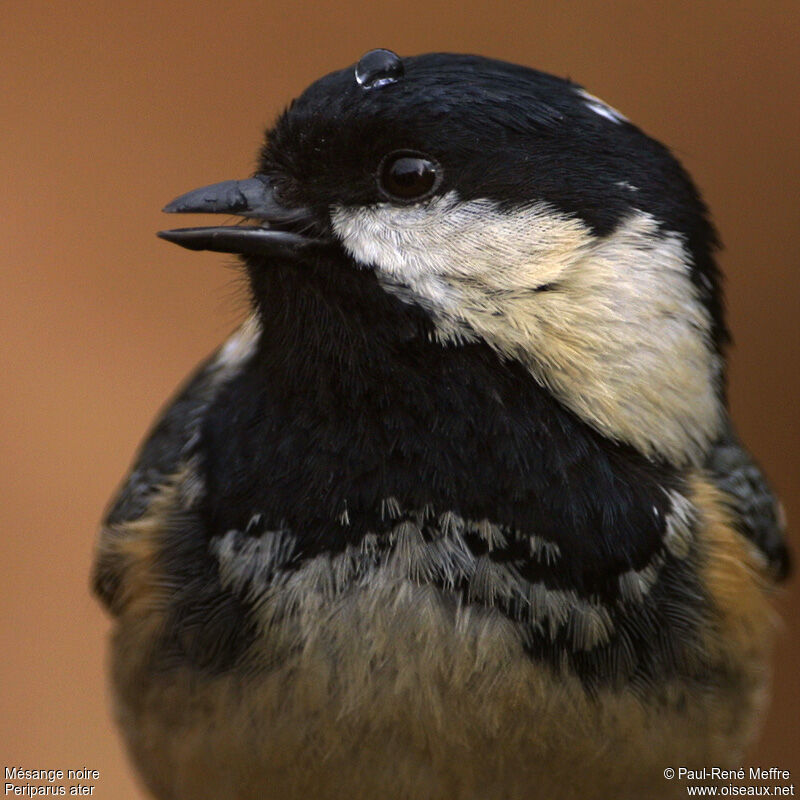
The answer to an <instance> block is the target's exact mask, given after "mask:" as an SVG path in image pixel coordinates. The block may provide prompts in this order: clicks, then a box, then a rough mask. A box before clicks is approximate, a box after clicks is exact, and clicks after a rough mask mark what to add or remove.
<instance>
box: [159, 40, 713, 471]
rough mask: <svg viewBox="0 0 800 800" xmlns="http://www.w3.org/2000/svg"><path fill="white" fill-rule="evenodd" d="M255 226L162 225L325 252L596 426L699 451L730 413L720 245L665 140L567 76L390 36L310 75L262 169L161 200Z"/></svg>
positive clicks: (671, 456)
mask: <svg viewBox="0 0 800 800" xmlns="http://www.w3.org/2000/svg"><path fill="white" fill-rule="evenodd" d="M166 210H168V211H178V212H199V211H202V212H220V213H227V214H238V215H241V216H243V217H248V218H254V219H256V220H258V224H257V225H249V226H236V227H218V228H195V229H188V230H178V231H167V232H164V233H163V234H162V235H163V236H164V237H165V238H167V239H170V240H171V241H175V242H177V243H178V244H182V245H184V246H187V247H191V248H194V249H211V250H217V251H222V252H234V253H241V254H245V255H246V256H247V258H248V260H249V261H251V262H252V261H253V259H254V258H260V263H261V264H262V266H261V267H260V269H265V270H268V269H269V265H270V263H275V262H276V260H281V259H283V260H295V261H299V262H302V261H303V260H304V259H306V258H311V257H312V255H311V254H312V253H313V251H314V249H315V248H323V249H324V248H329V249H330V248H334V249H336V250H337V251H338V252H339V253H340V254H341V255H342V257H345V256H346V257H347V259H348V261H349V263H350V264H351V266H352V269H353V270H356V271H361V272H363V273H364V274H371V275H372V276H374V277H377V280H378V282H379V284H380V285H381V286H382V287H383V289H385V291H386V292H387V293H389V294H390V295H392V296H395V297H397V298H399V301H400V302H402V303H406V304H410V305H412V306H415V307H417V308H419V309H422V310H423V312H424V313H425V314H426V315H427V316H428V317H429V318H430V320H431V323H432V329H433V330H434V332H435V334H434V337H433V339H434V341H433V342H432V345H433V346H438V347H444V348H449V347H459V346H462V345H463V343H465V342H471V341H476V340H478V341H484V342H486V343H487V344H488V345H490V346H491V348H493V350H494V351H495V352H496V353H497V355H498V358H499V359H500V360H507V359H510V360H515V361H518V362H520V363H522V364H524V365H525V366H526V367H527V368H528V369H529V371H530V373H531V374H532V375H533V376H534V377H535V378H536V379H537V380H538V381H539V382H540V383H541V384H542V385H543V386H545V387H547V388H548V390H549V391H551V392H552V393H553V394H554V395H555V396H556V397H557V398H558V400H559V401H560V402H562V403H563V404H564V405H565V406H567V407H568V408H569V409H571V410H572V411H573V412H574V413H576V414H577V415H578V416H579V417H581V418H582V419H583V420H584V421H586V422H588V423H589V424H590V425H592V426H594V427H595V428H596V429H597V430H599V431H600V432H602V433H603V434H604V435H606V436H608V437H610V438H612V439H614V440H616V441H621V442H625V443H627V444H630V445H632V446H634V447H635V448H637V449H638V450H639V451H640V452H642V453H644V454H645V455H647V456H649V457H651V458H656V459H664V460H668V461H670V462H672V463H687V462H695V463H696V462H699V461H700V460H701V458H702V455H703V453H704V452H705V450H706V448H707V446H708V444H709V443H710V442H711V441H712V440H713V439H714V438H715V436H716V435H717V433H718V431H719V427H720V424H721V419H722V416H723V402H724V401H723V394H724V391H723V383H724V358H723V348H724V345H725V341H726V331H725V324H724V320H723V314H722V300H721V290H720V286H719V277H718V273H717V270H716V266H715V264H714V260H713V251H714V248H715V244H716V240H715V234H714V231H713V228H712V226H711V224H710V223H709V221H708V218H707V215H706V209H705V206H704V205H703V202H702V200H701V199H700V197H699V195H698V193H697V190H696V189H695V187H694V186H693V184H692V182H691V180H690V178H689V177H688V175H687V174H686V172H685V171H684V170H683V169H682V167H681V166H680V164H679V163H678V162H677V161H676V160H675V159H674V158H673V157H672V156H671V155H670V153H669V152H668V150H667V149H666V148H665V147H663V146H662V145H661V144H659V143H658V142H656V141H654V140H653V139H651V138H649V137H648V136H646V135H645V134H644V133H643V132H642V131H641V130H639V129H638V128H637V127H636V126H634V125H633V124H631V123H630V122H629V121H628V120H626V119H625V118H624V117H623V116H621V115H620V114H619V113H618V112H616V111H615V110H613V109H612V108H610V107H609V106H607V105H605V104H604V103H603V102H602V101H600V100H598V99H597V98H595V97H593V96H592V95H590V94H588V93H587V92H586V91H585V90H583V89H582V88H581V87H580V86H577V85H576V84H574V83H571V82H570V81H567V80H563V79H560V78H556V77H553V76H550V75H547V74H544V73H541V72H537V71H534V70H531V69H528V68H525V67H520V66H515V65H512V64H507V63H504V62H500V61H494V60H490V59H486V58H480V57H477V56H465V55H449V54H430V55H423V56H417V57H412V58H404V59H400V58H398V57H397V56H396V55H394V54H393V53H391V52H389V51H386V50H375V51H371V52H370V53H368V54H367V55H365V56H364V57H363V58H362V59H361V61H360V62H359V63H358V64H357V65H356V66H355V67H349V68H347V69H344V70H341V71H339V72H335V73H332V74H330V75H328V76H326V77H324V78H322V79H320V80H319V81H317V82H316V83H314V84H312V85H311V86H310V87H309V88H308V89H307V90H306V91H305V92H304V93H303V94H302V95H301V96H300V97H299V98H298V99H297V100H295V101H294V102H293V103H292V104H291V105H290V107H289V108H288V109H287V110H286V111H285V112H284V113H283V114H282V115H281V116H280V117H279V119H278V120H277V122H276V124H275V125H274V127H273V128H272V129H271V130H270V131H269V132H268V134H267V139H266V143H265V145H264V147H263V150H262V153H261V159H260V165H259V169H258V171H257V173H256V175H255V176H254V177H252V178H250V179H247V180H244V181H226V182H224V183H221V184H216V185H214V186H210V187H207V188H205V189H200V190H196V191H195V192H190V193H189V194H187V195H184V196H182V197H180V198H178V199H177V200H175V201H173V203H171V204H170V205H169V206H168V207H167V209H166Z"/></svg>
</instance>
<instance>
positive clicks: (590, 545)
mask: <svg viewBox="0 0 800 800" xmlns="http://www.w3.org/2000/svg"><path fill="white" fill-rule="evenodd" d="M164 211H166V212H169V213H173V214H174V213H186V214H192V213H210V214H220V215H227V216H228V217H235V218H237V219H236V220H235V221H234V223H233V224H229V225H219V226H208V227H195V228H182V229H174V230H166V231H162V232H160V233H159V236H161V237H162V238H163V239H165V240H166V241H168V242H171V243H175V244H177V245H179V246H181V247H184V248H188V249H190V250H207V251H213V252H216V253H225V254H235V255H236V256H237V258H238V263H240V265H241V270H242V272H243V274H244V275H245V276H246V284H247V287H248V297H249V307H248V316H247V318H246V319H245V321H244V322H243V323H242V324H241V326H240V327H239V328H238V329H237V330H236V331H235V332H234V333H232V335H231V336H230V338H228V339H227V341H225V342H224V343H223V344H222V345H221V346H220V348H219V349H218V350H217V351H216V352H215V353H214V354H212V355H211V356H210V357H209V358H208V359H207V360H206V361H205V362H204V363H202V364H201V365H200V366H199V367H198V368H197V369H196V371H195V372H194V373H193V375H192V376H191V377H190V378H189V379H188V381H187V382H186V383H185V384H184V385H183V387H182V388H181V389H180V390H179V391H178V393H177V394H176V396H175V397H174V398H173V399H172V400H171V402H170V403H169V404H168V405H167V406H166V408H165V409H164V410H163V411H162V413H161V416H160V418H159V419H158V421H157V422H156V424H155V425H154V427H153V428H152V430H151V431H150V433H149V434H148V435H147V437H146V439H145V441H144V443H143V445H142V446H141V448H140V450H139V452H138V455H137V456H136V458H135V461H134V464H133V466H132V468H131V470H130V473H129V474H128V476H127V477H126V478H125V479H124V481H123V484H122V486H121V487H120V489H119V490H118V492H117V494H116V496H115V498H114V499H113V500H112V502H111V504H110V506H109V508H108V509H107V512H106V516H105V519H104V521H103V522H102V524H101V529H100V534H99V540H98V544H97V549H96V556H95V563H94V570H93V575H92V585H93V589H94V592H95V593H96V595H97V596H98V598H99V599H100V601H101V602H102V604H103V605H104V606H105V608H106V609H107V610H108V612H109V613H110V615H111V617H112V619H113V628H112V633H111V644H110V649H111V659H110V673H111V684H112V688H113V698H114V699H113V704H114V713H115V716H116V720H117V722H118V724H119V727H120V730H121V732H122V735H123V737H124V740H125V742H126V745H127V749H128V752H129V754H130V758H131V760H132V763H133V765H134V766H135V769H136V770H137V772H138V773H139V775H140V777H141V779H142V781H143V783H144V785H145V786H146V787H147V789H148V791H149V792H151V793H152V795H153V796H154V797H156V798H159V800H188V799H189V798H191V800H204V799H205V798H209V799H211V798H214V800H255V799H256V798H257V799H258V800H263V799H264V798H281V800H293V799H294V798H308V797H314V798H321V799H322V800H325V799H326V798H330V800H337V799H339V798H348V800H360V799H361V798H364V799H366V798H370V799H371V800H374V798H377V797H382V798H393V799H397V800H401V799H405V798H414V800H516V799H517V798H539V799H540V800H557V799H558V798H578V797H580V798H584V799H585V798H597V799H598V800H601V799H604V798H614V800H620V798H661V797H674V796H683V792H684V791H685V784H681V782H680V780H678V779H673V780H669V770H670V768H672V769H674V768H678V767H681V766H684V767H687V768H692V767H698V768H700V767H703V766H708V765H718V766H726V765H735V764H738V763H740V762H739V760H740V759H741V758H742V754H743V753H744V751H745V748H746V747H747V746H748V744H749V743H750V742H751V741H752V739H753V737H754V736H755V735H756V733H757V731H758V726H759V721H760V720H761V718H762V717H763V714H764V710H765V707H766V703H767V696H768V678H769V664H770V652H771V648H772V642H773V640H774V636H775V628H776V625H775V612H774V611H773V609H772V605H771V596H772V595H773V594H774V592H775V590H776V587H777V586H778V584H779V583H780V582H781V581H782V580H783V579H784V578H785V577H786V575H787V574H788V571H789V554H788V550H787V545H786V541H785V533H784V530H785V523H784V520H783V514H782V511H781V507H780V504H779V502H778V500H777V499H776V497H775V495H774V493H773V491H772V489H771V488H770V485H769V483H768V481H767V479H766V478H765V476H764V474H763V472H762V470H761V468H760V467H759V466H758V465H757V463H756V462H755V460H754V459H753V457H752V456H751V455H750V453H749V451H748V450H747V449H746V448H745V446H744V445H743V444H742V442H741V440H740V439H739V437H738V434H737V433H736V429H735V427H734V425H733V423H732V421H731V419H730V415H729V411H728V403H727V397H726V358H727V353H728V349H729V346H730V335H729V331H728V328H727V324H726V321H725V312H724V302H723V290H722V285H721V276H720V271H719V268H718V266H717V260H716V254H717V251H718V248H719V242H718V236H717V234H716V231H715V228H714V226H713V224H712V222H711V220H710V215H709V211H708V209H707V207H706V205H705V203H704V201H703V200H702V198H701V196H700V194H699V192H698V190H697V188H696V187H695V185H694V183H693V182H692V179H691V178H690V177H689V175H688V173H687V172H686V171H685V169H684V168H683V167H682V166H681V165H680V164H679V162H678V161H677V159H676V158H675V157H674V156H673V155H672V154H671V152H670V151H669V150H668V149H667V147H665V146H664V145H662V144H660V143H659V142H657V141H656V140H654V139H653V138H651V137H650V136H648V135H647V134H646V133H644V132H643V131H642V130H641V129H640V128H639V127H637V126H636V125H635V124H633V123H632V122H630V121H629V120H628V119H627V118H626V117H625V116H623V115H622V114H621V113H620V112H618V111H617V110H615V109H614V108H612V107H611V106H609V105H607V104H606V103H605V102H603V101H602V100H600V99H599V98H597V97H595V96H594V95H592V94H590V93H589V92H588V91H587V90H585V89H584V88H582V87H581V86H580V85H578V84H577V83H574V82H573V81H572V80H568V79H563V78H559V77H555V76H552V75H549V74H546V73H543V72H540V71H536V70H534V69H531V68H528V67H525V66H518V65H515V64H511V63H506V62H503V61H499V60H494V59H490V58H486V57H481V56H474V55H460V54H449V53H431V54H425V55H418V56H411V57H400V56H398V55H397V54H395V53H394V52H392V51H390V50H386V49H375V50H371V51H369V52H368V53H366V54H365V55H364V56H363V57H362V58H361V59H360V60H359V61H358V62H357V63H356V64H354V65H351V66H349V67H347V68H344V69H341V70H338V71H335V72H332V73H331V74H329V75H327V76H325V77H322V78H321V79H319V80H317V81H316V82H314V83H313V84H311V86H310V87H309V88H307V89H306V90H305V91H304V92H303V93H302V94H300V95H299V97H298V98H297V99H295V100H294V101H293V102H291V104H289V105H288V106H287V107H286V109H285V110H284V111H283V112H282V113H281V114H280V115H279V116H278V118H277V120H276V121H275V122H274V124H273V125H272V126H271V128H270V129H269V130H268V132H267V134H266V138H265V141H264V144H263V146H262V148H261V150H260V154H259V157H258V166H257V169H256V170H255V172H254V173H253V174H252V175H251V176H250V177H248V178H244V179H241V180H226V181H222V182H221V183H216V184H212V185H210V186H207V187H204V188H201V189H197V190H194V191H190V192H188V193H187V194H184V195H181V196H180V197H178V198H177V199H176V200H174V201H172V202H171V203H170V204H169V205H167V206H166V207H165V209H164ZM665 776H666V777H665Z"/></svg>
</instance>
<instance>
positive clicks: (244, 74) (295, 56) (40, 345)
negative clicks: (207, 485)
mask: <svg viewBox="0 0 800 800" xmlns="http://www.w3.org/2000/svg"><path fill="white" fill-rule="evenodd" d="M747 5H748V4H747V3H744V2H741V3H740V2H733V0H717V1H716V2H712V1H711V0H705V1H704V2H697V1H696V0H694V2H687V3H685V4H684V3H681V2H659V3H656V2H635V3H623V2H617V3H608V2H592V1H591V0H583V2H570V3H553V2H547V3H538V2H534V3H519V4H516V3H511V2H505V0H500V1H496V2H492V3H487V4H486V5H481V4H480V3H478V2H473V0H462V1H461V2H458V3H456V2H453V3H452V4H450V5H438V4H436V3H435V2H432V0H408V2H405V3H402V4H401V3H397V4H391V3H388V2H383V0H375V2H372V3H369V4H363V5H362V4H356V3H352V2H348V1H347V0H323V2H321V3H307V4H306V3H299V4H298V3H293V2H289V1H288V0H287V2H285V3H275V2H271V1H270V0H267V1H265V2H249V1H248V0H228V1H227V2H225V3H213V4H212V3H202V2H197V1H196V0H192V1H191V2H190V1H188V0H187V2H176V1H175V0H169V1H168V2H165V3H157V2H142V1H141V0H135V1H134V0H116V2H106V3H100V2H94V3H93V2H80V3H76V2H66V1H63V0H62V1H57V2H56V1H54V0H48V2H44V1H43V0H28V2H24V3H22V2H16V3H15V2H11V0H6V2H4V3H3V4H2V30H1V31H0V46H1V48H0V53H2V61H1V62H0V115H1V117H0V176H1V177H0V180H1V181H2V193H1V194H0V226H1V231H0V242H2V245H0V253H2V271H1V272H0V303H2V311H1V312H0V365H2V372H0V376H1V379H0V392H2V401H1V402H0V446H1V448H2V449H1V450H0V453H1V454H2V460H1V461H0V493H1V495H2V496H1V497H0V517H1V518H2V535H0V558H1V559H2V560H0V563H2V565H3V577H2V590H1V593H0V603H1V605H0V626H2V627H0V652H1V653H2V667H1V669H2V673H1V674H0V686H2V705H1V706H0V762H1V763H0V768H1V767H2V766H4V765H8V764H19V765H22V766H25V767H28V768H34V767H36V768H43V767H49V768H61V769H66V768H68V767H76V766H82V765H85V766H89V767H93V768H96V769H99V770H101V772H102V778H101V780H100V781H99V783H98V788H97V790H96V791H95V796H99V797H105V798H113V799H114V800H127V799H128V798H138V797H142V793H141V791H140V790H139V789H138V788H137V787H136V783H135V780H134V778H133V777H132V776H131V773H130V770H129V769H128V766H127V764H126V762H125V756H124V753H123V751H122V748H121V746H120V743H119V740H118V738H117V735H116V732H115V730H114V728H113V725H112V723H111V720H110V716H109V712H108V703H107V690H106V688H105V670H104V661H105V637H106V633H107V631H108V620H107V619H106V617H105V616H104V614H103V613H102V612H101V610H100V608H99V607H98V606H97V605H96V603H95V602H94V601H93V599H92V598H91V597H90V596H89V594H88V591H87V575H88V572H89V565H90V559H91V552H92V546H93V539H94V534H95V529H96V525H97V521H98V519H99V517H100V514H101V511H102V508H103V505H104V503H105V502H106V500H107V499H108V497H109V496H110V494H111V492H112V490H113V489H114V486H115V484H116V483H117V481H118V480H119V479H120V477H121V476H122V474H123V472H124V470H125V469H126V467H127V464H128V462H129V459H130V457H131V456H132V453H133V450H134V447H135V446H136V444H137V442H138V440H139V439H140V437H141V435H142V434H143V432H144V430H145V429H146V427H147V425H148V424H149V422H150V421H151V419H152V417H153V415H154V413H155V411H156V409H157V407H158V406H159V405H160V404H161V403H162V402H163V401H164V400H165V399H166V397H167V396H168V394H169V393H170V392H171V391H172V389H173V388H174V386H175V384H176V383H177V382H178V381H179V380H180V379H181V378H182V376H183V375H184V374H185V373H186V372H187V371H188V370H189V369H190V368H191V367H192V365H193V364H194V363H195V362H196V361H198V360H199V359H200V358H201V357H202V356H203V355H204V354H206V353H207V352H209V351H210V350H211V349H212V348H213V347H214V346H215V345H216V344H217V343H218V342H219V341H220V340H221V339H222V338H223V337H224V335H225V334H226V333H227V332H228V331H229V330H230V329H231V328H232V327H233V326H234V324H235V322H236V320H238V319H239V318H240V317H241V314H242V311H243V308H244V300H243V292H242V286H241V283H240V282H239V280H238V279H237V277H236V274H235V273H234V272H233V271H232V270H230V269H225V268H224V267H223V266H222V265H224V264H225V263H226V259H225V257H224V256H222V257H221V256H217V255H213V254H192V253H188V252H186V251H182V250H180V249H178V248H176V247H173V246H170V245H167V244H166V243H164V242H162V241H159V240H157V239H156V237H155V236H154V232H155V230H156V229H158V228H159V227H163V226H165V225H168V224H169V222H170V220H167V219H165V218H162V216H161V215H160V214H159V209H160V207H161V206H162V205H163V204H164V203H165V202H166V201H167V200H169V199H171V198H172V197H173V196H175V195H176V194H178V193H180V192H182V191H184V190H187V189H190V188H194V187H195V186H198V185H202V184H204V183H209V182H212V181H216V180H221V179H224V178H232V177H245V176H246V175H247V174H248V172H249V171H250V170H251V168H252V165H253V163H254V156H255V151H256V148H257V146H258V145H259V141H260V138H261V132H262V129H263V127H264V126H265V125H266V124H267V123H268V122H269V121H270V120H271V118H272V117H273V115H274V114H275V113H276V112H277V111H278V110H279V109H280V108H281V106H282V104H284V103H286V102H287V101H288V100H289V99H290V98H291V97H292V96H293V95H295V94H296V93H298V92H299V91H300V90H302V89H303V87H304V86H305V85H306V84H307V83H309V82H310V81H311V80H313V79H314V78H316V77H318V76H320V75H321V74H323V73H325V72H327V71H330V70H332V69H334V68H338V67H341V66H344V65H346V64H348V63H351V62H353V61H354V60H356V59H357V58H358V57H359V56H360V55H361V54H362V53H363V52H364V51H365V50H368V49H370V48H372V47H377V46H384V47H390V48H393V49H395V50H397V51H398V52H400V53H401V54H405V55H409V54H413V53H418V52H424V51H429V50H453V51H468V52H478V53H482V54H484V55H489V56H495V57H500V58H505V59H508V60H512V61H518V62H522V63H525V64H529V65H532V66H536V67H538V68H540V69H544V70H547V71H551V72H554V73H557V74H562V75H569V76H571V77H573V78H574V79H576V80H578V81H579V82H581V83H583V84H584V85H585V86H586V87H587V88H588V89H589V90H590V91H591V92H593V93H595V94H597V95H599V96H601V97H603V98H604V99H605V100H607V101H608V102H609V103H611V104H612V105H614V106H616V107H617V108H619V109H620V110H622V112H623V113H625V114H626V115H628V116H629V117H630V118H631V119H633V120H634V121H636V122H637V123H638V124H640V125H641V126H642V127H643V128H644V129H645V130H647V131H648V132H650V133H651V134H653V135H654V136H656V137H657V138H659V139H661V140H663V141H665V142H666V143H668V144H670V145H671V146H672V147H673V148H674V150H675V151H676V153H677V154H678V155H679V157H680V158H681V159H682V160H683V161H684V163H685V164H686V166H687V167H688V168H689V170H690V172H692V173H693V175H694V176H695V178H696V180H697V181H698V183H699V184H700V186H701V187H702V188H703V190H704V191H705V194H706V197H707V199H708V201H709V203H710V206H711V208H712V210H713V212H714V215H715V218H716V221H717V223H718V226H719V228H720V230H721V232H722V235H723V238H724V240H725V242H726V245H727V249H726V251H725V252H724V253H723V255H722V264H723V267H724V269H725V271H726V273H727V278H728V299H729V309H730V317H731V322H732V327H733V330H734V333H735V335H736V339H737V342H738V345H737V347H736V349H735V351H734V353H733V356H732V368H731V402H732V406H733V413H734V417H735V418H736V420H737V421H738V424H739V427H740V429H741V432H742V433H743V435H744V438H745V440H746V441H747V442H748V443H749V444H750V446H751V447H752V449H753V451H754V452H755V453H756V454H757V456H758V457H759V458H760V460H761V461H762V462H763V464H764V465H765V466H766V468H767V471H768V473H769V474H770V476H771V477H772V479H773V481H774V483H775V484H776V486H777V487H778V489H779V490H780V492H781V494H782V495H783V497H784V499H785V502H786V506H787V510H788V513H789V518H790V521H797V520H800V505H799V504H798V467H800V450H799V449H798V432H797V412H798V409H797V403H796V397H797V391H798V386H799V385H800V375H798V366H799V362H798V351H799V347H798V345H800V341H799V338H798V320H797V312H798V288H799V284H800V269H798V267H800V265H799V264H798V202H797V198H798V188H800V186H799V184H800V179H799V174H798V173H799V170H798V166H799V164H800V147H798V141H797V139H798V132H800V124H799V123H800V113H799V110H800V103H798V99H800V94H799V93H798V89H800V79H799V78H798V74H799V73H800V69H798V67H799V66H800V64H799V63H798V62H800V36H799V35H798V33H799V32H800V31H799V25H798V23H799V22H800V19H799V16H800V12H798V4H797V2H796V0H786V2H765V1H764V0H761V1H760V2H757V3H756V2H753V3H752V4H749V5H750V8H749V10H748V8H747ZM228 263H229V262H228ZM799 583H800V581H798V580H795V581H794V582H793V584H792V585H791V586H790V588H789V590H788V592H787V593H785V594H784V596H782V597H781V598H780V599H779V600H778V603H777V605H778V607H779V609H780V612H781V614H782V616H783V619H784V622H785V625H784V630H783V632H782V634H781V640H780V644H779V647H778V659H777V666H776V674H775V685H774V701H773V705H772V707H771V710H770V712H769V715H768V718H767V720H766V723H765V726H764V732H763V737H762V739H761V742H760V744H759V745H758V746H757V747H756V748H755V750H754V752H753V753H752V755H751V756H750V757H749V758H748V763H749V764H760V765H764V766H769V765H778V766H780V767H782V768H788V769H793V770H794V771H795V777H796V778H798V779H800V747H798V733H799V732H800V727H799V725H798V712H800V698H799V697H798V692H797V682H796V677H795V675H796V664H797V659H798V657H799V656H800V625H798V613H797V602H798V584H799ZM665 766H666V765H665ZM673 766H678V765H673ZM798 783H800V780H798Z"/></svg>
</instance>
